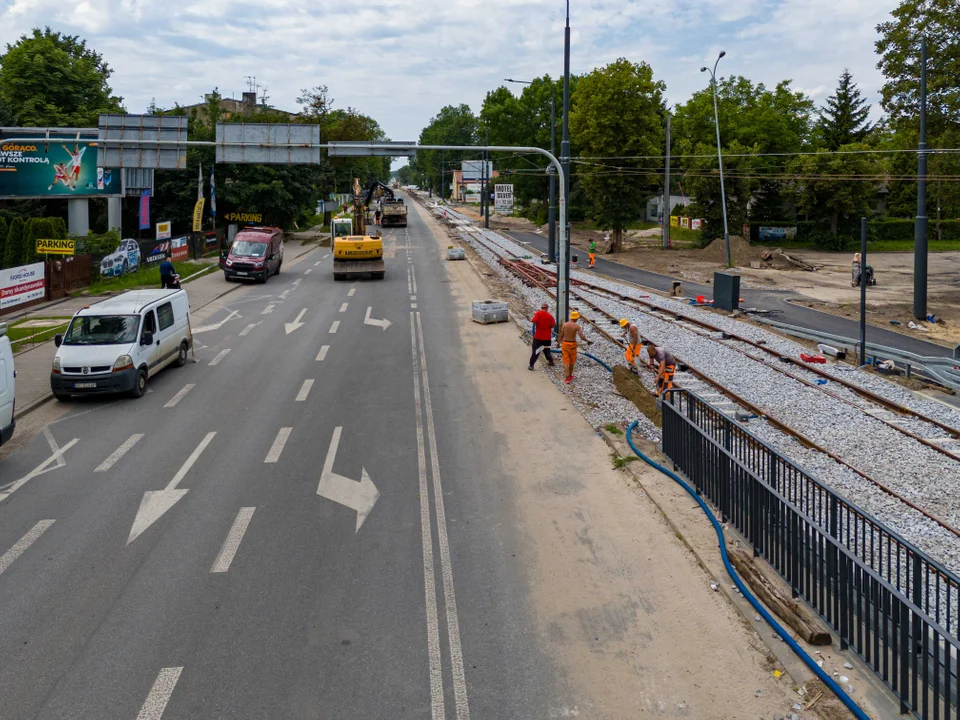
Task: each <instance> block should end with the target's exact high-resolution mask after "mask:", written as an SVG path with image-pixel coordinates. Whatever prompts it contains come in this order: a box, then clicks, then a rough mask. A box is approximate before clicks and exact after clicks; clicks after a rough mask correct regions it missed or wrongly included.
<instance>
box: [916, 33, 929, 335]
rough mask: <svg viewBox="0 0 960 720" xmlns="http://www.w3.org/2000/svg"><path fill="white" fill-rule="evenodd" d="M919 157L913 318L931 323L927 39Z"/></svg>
mask: <svg viewBox="0 0 960 720" xmlns="http://www.w3.org/2000/svg"><path fill="white" fill-rule="evenodd" d="M918 150H919V152H918V153H917V219H916V220H915V221H914V227H913V316H914V317H915V318H916V319H917V320H926V319H927V226H928V224H929V219H928V218H927V39H926V38H923V40H921V42H920V145H919V147H918Z"/></svg>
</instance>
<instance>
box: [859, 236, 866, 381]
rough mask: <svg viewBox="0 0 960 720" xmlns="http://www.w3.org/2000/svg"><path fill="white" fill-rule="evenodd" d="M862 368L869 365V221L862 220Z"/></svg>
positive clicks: (860, 360) (860, 359) (860, 358)
mask: <svg viewBox="0 0 960 720" xmlns="http://www.w3.org/2000/svg"><path fill="white" fill-rule="evenodd" d="M858 360H859V362H860V366H861V367H863V366H864V365H866V364H867V219H866V218H860V357H859V358H858Z"/></svg>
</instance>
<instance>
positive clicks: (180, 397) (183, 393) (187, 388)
mask: <svg viewBox="0 0 960 720" xmlns="http://www.w3.org/2000/svg"><path fill="white" fill-rule="evenodd" d="M195 387H196V384H195V383H187V384H186V385H184V386H183V389H182V390H181V391H180V392H178V393H177V394H176V395H174V396H173V397H172V398H170V400H168V401H167V404H166V405H164V407H165V408H170V407H176V406H177V403H178V402H180V401H181V400H183V398H185V397H186V396H187V393H188V392H190V391H191V390H193V389H194V388H195Z"/></svg>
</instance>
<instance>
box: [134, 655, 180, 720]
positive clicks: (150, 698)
mask: <svg viewBox="0 0 960 720" xmlns="http://www.w3.org/2000/svg"><path fill="white" fill-rule="evenodd" d="M182 672H183V667H169V668H163V669H162V670H160V673H159V674H158V675H157V679H156V680H154V681H153V687H152V688H150V693H149V694H148V695H147V699H146V700H144V701H143V707H142V708H140V714H139V715H137V720H160V718H162V717H163V711H164V710H166V709H167V703H168V702H170V696H171V695H173V689H174V688H175V687H176V686H177V680H179V679H180V673H182Z"/></svg>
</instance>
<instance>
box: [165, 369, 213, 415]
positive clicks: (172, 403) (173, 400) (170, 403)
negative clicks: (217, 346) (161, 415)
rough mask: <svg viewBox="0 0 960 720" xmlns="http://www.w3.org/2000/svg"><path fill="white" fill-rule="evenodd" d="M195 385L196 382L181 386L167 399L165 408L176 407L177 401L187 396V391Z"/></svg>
mask: <svg viewBox="0 0 960 720" xmlns="http://www.w3.org/2000/svg"><path fill="white" fill-rule="evenodd" d="M211 364H212V363H211ZM195 387H196V383H187V384H186V385H184V386H183V389H182V390H181V391H180V392H178V393H177V394H176V395H174V396H173V397H172V398H170V399H169V400H168V401H167V404H166V405H164V407H165V408H171V407H176V406H177V403H178V402H180V401H181V400H183V399H184V398H185V397H186V396H187V393H188V392H190V391H191V390H193V389H194V388H195Z"/></svg>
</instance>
